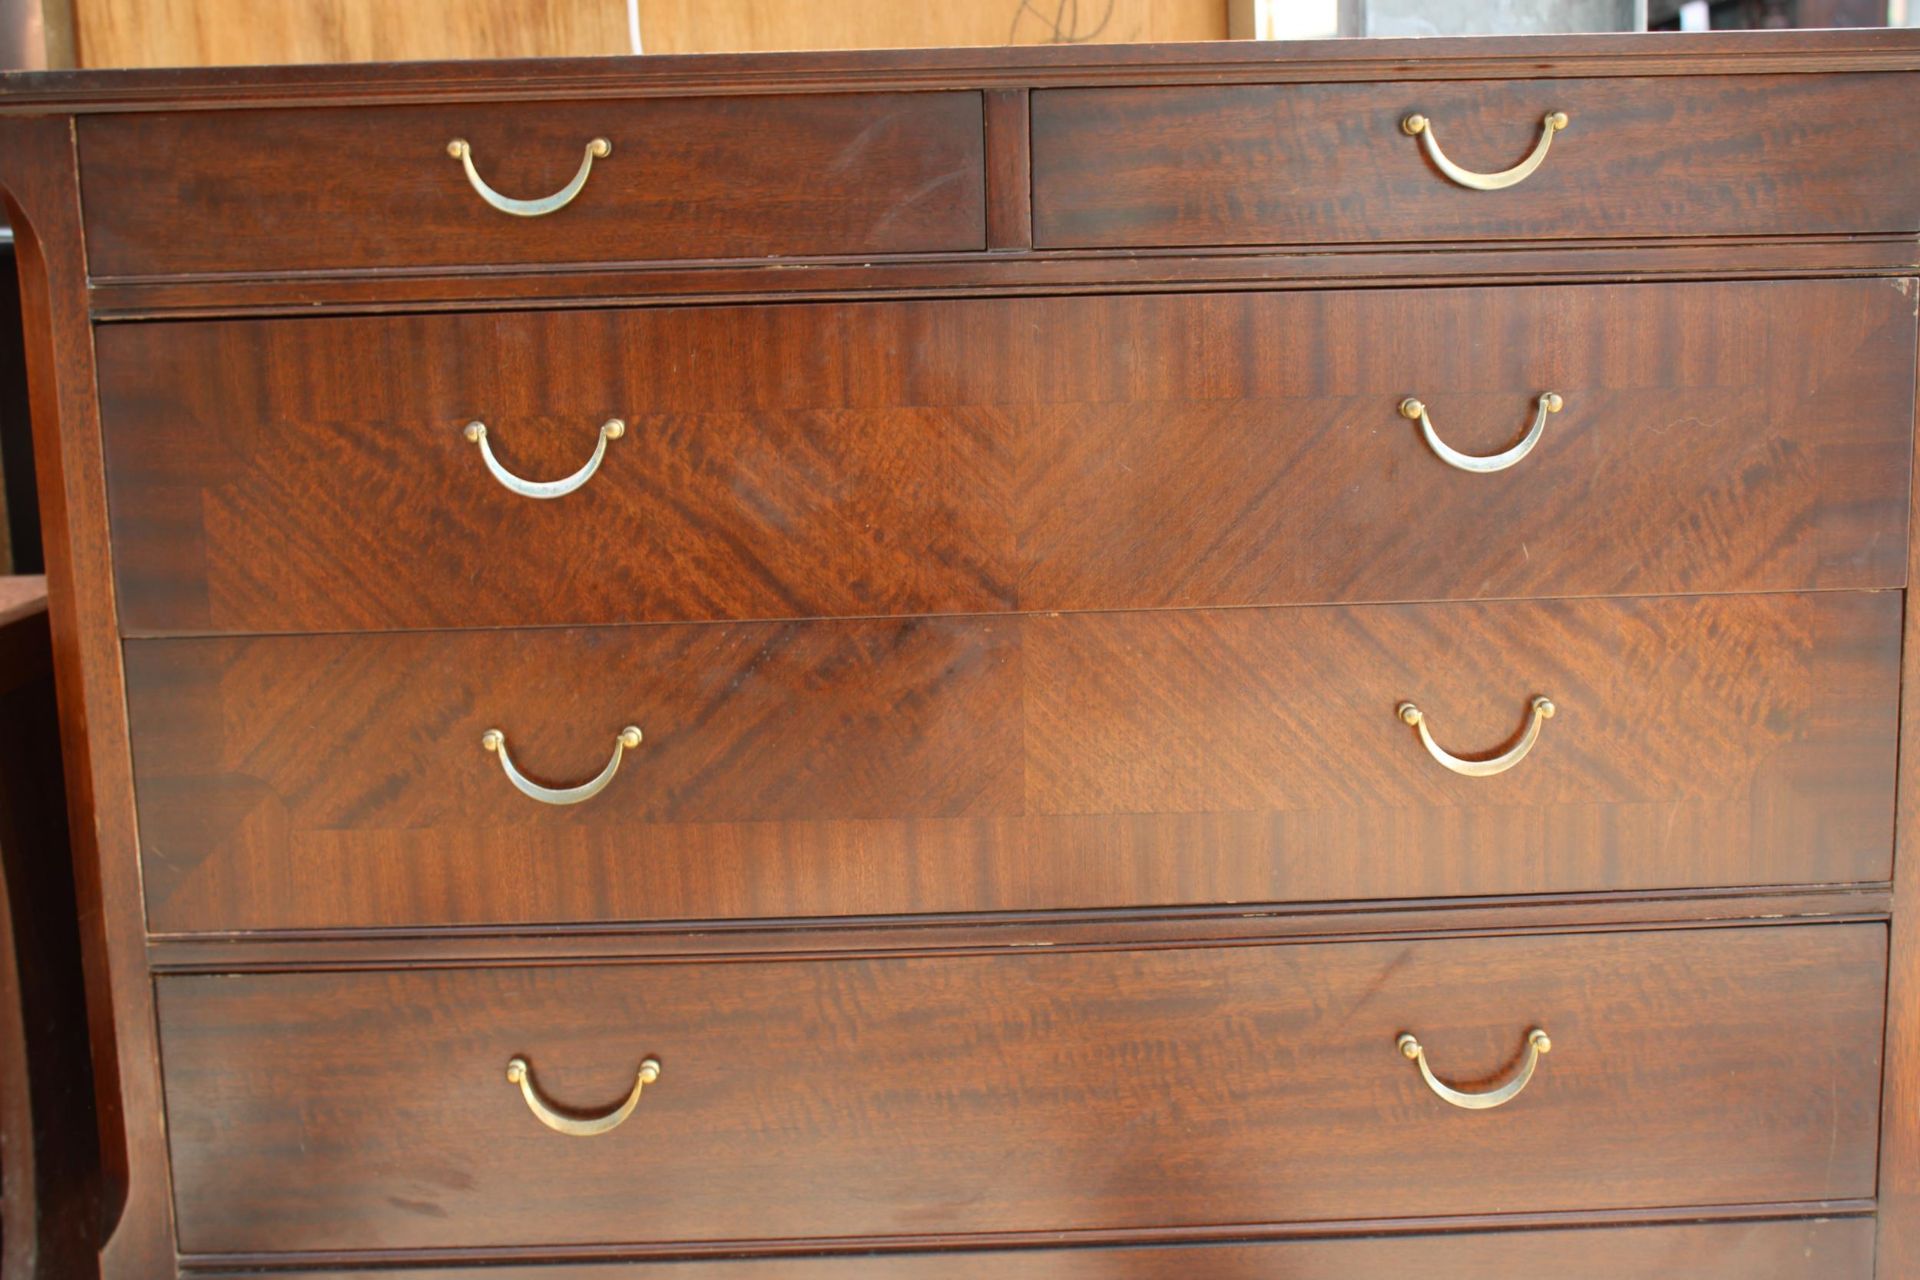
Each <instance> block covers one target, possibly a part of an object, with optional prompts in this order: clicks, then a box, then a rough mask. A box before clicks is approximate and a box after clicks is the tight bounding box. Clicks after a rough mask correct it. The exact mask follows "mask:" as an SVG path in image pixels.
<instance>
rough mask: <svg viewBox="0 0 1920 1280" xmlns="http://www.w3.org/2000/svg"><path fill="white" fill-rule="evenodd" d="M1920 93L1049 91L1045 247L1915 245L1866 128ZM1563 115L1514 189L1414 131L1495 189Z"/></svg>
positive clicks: (1910, 209) (1800, 82)
mask: <svg viewBox="0 0 1920 1280" xmlns="http://www.w3.org/2000/svg"><path fill="white" fill-rule="evenodd" d="M1915 92H1916V80H1915V78H1914V77H1901V76H1885V75H1878V76H1876V75H1836V76H1818V77H1813V76H1757V75H1750V76H1733V77H1729V76H1701V77H1699V78H1697V79H1692V80H1686V81H1682V82H1679V83H1674V82H1672V81H1658V80H1635V79H1628V78H1620V79H1612V78H1609V79H1604V80H1583V79H1553V80H1532V79H1524V80H1508V81H1504V82H1502V83H1499V84H1488V83H1486V82H1475V83H1468V84H1445V83H1433V82H1430V81H1426V80H1422V79H1413V80H1410V81H1409V82H1408V83H1392V84H1326V85H1313V86H1310V87H1305V88H1300V87H1293V86H1286V87H1278V86H1270V85H1234V86H1231V87H1217V88H1216V87H1199V86H1196V87H1180V88H1156V89H1146V90H1141V89H1108V88H1096V89H1060V90H1042V91H1039V92H1036V93H1035V94H1034V95H1033V170H1034V181H1033V228H1034V230H1033V235H1034V243H1035V244H1037V245H1041V246H1044V247H1048V248H1054V247H1090V246H1116V247H1117V246H1121V245H1213V244H1300V243H1314V242H1320V241H1344V240H1386V241H1396V240H1424V241H1436V240H1438V241H1446V240H1479V239H1494V240H1501V239H1533V238H1546V239H1562V238H1570V237H1580V236H1654V237H1658V236H1696V235H1739V234H1753V233H1760V232H1786V233H1790V234H1794V235H1811V234H1818V233H1827V234H1834V233H1846V232H1863V231H1904V232H1912V231H1914V230H1915V229H1916V228H1920V174H1917V173H1916V171H1915V168H1914V165H1913V164H1912V163H1911V160H1910V159H1907V160H1903V159H1898V158H1895V156H1893V155H1891V154H1889V153H1888V152H1886V151H1884V150H1882V149H1881V148H1879V147H1877V146H1863V145H1861V130H1862V129H1872V128H1874V122H1876V121H1878V120H1880V119H1882V118H1883V117H1884V114H1885V113H1886V112H1887V110H1888V109H1889V107H1890V106H1891V105H1892V104H1894V103H1898V102H1904V101H1907V100H1909V99H1911V97H1912V96H1913V95H1914V93H1915ZM1553 111H1560V112H1564V113H1566V115H1567V127H1566V128H1565V129H1564V130H1562V131H1560V133H1559V134H1558V135H1557V136H1556V137H1555V138H1554V140H1553V144H1552V147H1551V149H1550V157H1551V158H1550V159H1549V160H1548V162H1547V163H1546V164H1544V165H1542V166H1541V168H1540V170H1539V172H1538V173H1536V174H1535V175H1534V176H1533V177H1531V178H1528V179H1527V180H1526V181H1525V182H1523V183H1521V184H1519V185H1518V186H1515V187H1512V188H1510V189H1508V190H1505V191H1501V192H1499V193H1497V194H1492V193H1484V192H1478V191H1468V190H1464V189H1462V188H1460V187H1458V186H1455V185H1453V184H1451V183H1449V182H1447V181H1445V180H1444V179H1441V178H1440V177H1439V175H1438V173H1437V172H1436V170H1435V169H1434V167H1433V164H1432V162H1431V161H1429V160H1428V159H1427V157H1426V154H1425V152H1424V150H1423V149H1422V147H1421V144H1420V143H1419V141H1418V140H1417V139H1415V138H1414V137H1411V136H1407V135H1405V134H1403V133H1402V132H1401V122H1402V121H1403V120H1405V119H1406V118H1407V117H1408V116H1409V115H1414V114H1421V115H1424V116H1426V117H1427V118H1428V119H1429V120H1431V121H1432V122H1433V129H1434V133H1435V137H1436V139H1437V140H1438V141H1439V142H1440V143H1441V146H1442V150H1443V151H1444V152H1445V153H1446V155H1447V156H1448V158H1449V159H1451V160H1453V161H1455V162H1456V163H1458V164H1461V165H1464V166H1465V167H1466V168H1468V169H1474V170H1484V171H1488V172H1492V171H1495V170H1500V169H1505V168H1507V167H1508V166H1510V165H1513V164H1516V163H1518V162H1519V161H1520V160H1521V159H1523V158H1524V157H1525V156H1526V155H1527V153H1528V152H1529V151H1531V150H1532V149H1533V147H1534V145H1535V144H1536V143H1537V142H1538V141H1539V140H1540V130H1541V119H1542V117H1544V116H1545V115H1547V114H1548V113H1549V112H1553ZM1902 145H1905V144H1901V143H1896V144H1895V146H1896V147H1898V146H1902Z"/></svg>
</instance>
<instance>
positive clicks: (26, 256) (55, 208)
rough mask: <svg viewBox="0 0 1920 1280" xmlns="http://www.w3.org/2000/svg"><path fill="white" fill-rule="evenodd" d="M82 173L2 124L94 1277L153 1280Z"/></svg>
mask: <svg viewBox="0 0 1920 1280" xmlns="http://www.w3.org/2000/svg"><path fill="white" fill-rule="evenodd" d="M76 166H77V160H76V158H75V155H74V149H73V122H72V120H71V119H69V118H66V117H63V116H48V117H45V118H41V119H29V120H6V121H0V193H4V198H5V205H6V211H7V216H8V221H9V223H10V225H11V226H12V228H13V232H14V236H15V243H16V245H17V246H18V257H19V263H20V298H21V308H22V312H23V316H24V320H25V323H24V326H23V328H24V331H25V332H26V334H27V335H28V345H27V384H28V392H29V395H30V397H31V401H32V410H33V437H34V461H35V473H36V474H35V479H36V481H37V484H38V489H39V498H40V519H41V526H42V528H43V529H44V530H45V531H46V534H47V539H46V560H47V599H48V618H49V627H50V632H51V637H52V645H53V661H54V675H55V681H56V684H57V687H58V694H59V714H60V746H61V751H62V753H63V756H64V762H65V774H64V776H65V779H66V785H67V797H66V798H67V813H68V825H69V828H70V830H71V832H72V838H73V846H74V848H73V857H74V881H75V890H76V896H77V898H78V901H79V907H80V916H79V924H80V930H81V934H82V941H83V943H84V944H85V947H84V952H83V956H82V959H83V961H84V963H85V966H86V974H85V977H86V983H87V1021H88V1026H89V1031H90V1038H91V1045H92V1050H93V1066H94V1081H95V1087H96V1092H95V1097H96V1100H97V1103H98V1108H97V1116H98V1121H99V1132H100V1140H101V1159H102V1162H103V1166H104V1169H103V1172H104V1175H105V1187H104V1190H103V1199H104V1203H103V1204H102V1206H101V1211H100V1215H99V1218H98V1220H97V1221H98V1223H99V1229H100V1232H101V1238H100V1239H99V1241H98V1243H99V1248H100V1252H99V1258H100V1271H101V1275H102V1277H103V1280H151V1277H154V1276H158V1275H163V1274H165V1273H166V1272H167V1271H168V1270H170V1269H171V1268H172V1266H173V1262H174V1257H175V1254H174V1239H173V1219H172V1216H171V1203H170V1198H169V1197H170V1182H169V1176H170V1175H169V1170H168V1167H167V1157H166V1149H165V1145H164V1125H165V1120H164V1116H163V1113H162V1107H161V1100H160V1067H159V1054H158V1049H157V1047H156V1045H155V1042H154V1026H153V988H152V985H151V982H150V979H149V975H148V972H147V964H146V928H145V918H144V912H143V908H142V901H141V891H140V862H139V854H138V847H139V846H138V841H137V838H136V836H135V834H134V801H133V779H132V775H131V772H130V769H129V763H128V760H129V757H128V747H127V724H126V710H125V708H126V692H125V687H124V683H123V670H122V667H121V661H120V643H119V638H118V637H119V626H120V624H119V619H118V616H117V614H116V612H115V607H114V599H113V554H112V550H111V548H110V545H109V540H108V532H107V514H106V474H105V470H104V466H103V463H102V459H101V443H100V420H99V408H98V403H97V401H96V400H95V396H94V388H95V369H94V350H93V342H92V333H91V329H90V327H89V324H88V318H87V301H86V288H87V286H86V258H85V251H84V248H83V244H82V237H81V231H80V202H79V184H78V172H77V168H76Z"/></svg>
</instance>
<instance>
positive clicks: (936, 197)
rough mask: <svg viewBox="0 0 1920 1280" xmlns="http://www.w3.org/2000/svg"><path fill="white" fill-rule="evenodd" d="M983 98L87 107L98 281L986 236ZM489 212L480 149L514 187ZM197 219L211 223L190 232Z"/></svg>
mask: <svg viewBox="0 0 1920 1280" xmlns="http://www.w3.org/2000/svg"><path fill="white" fill-rule="evenodd" d="M982 118H983V117H982V110H981V100H980V95H979V94H977V93H881V94H837V95H835V94H829V95H818V96H794V97H778V98H772V97H769V98H727V97H696V98H682V99H650V100H645V101H637V102H636V101H628V102H620V101H606V102H578V103H539V104H520V105H513V106H487V105H482V104H463V105H434V106H420V107H381V108H377V109H365V110H336V111H208V112H191V113H154V114H146V115H123V116H84V117H82V118H81V119H80V121H79V126H78V128H79V146H80V176H81V193H82V201H83V206H84V209H85V219H86V235H87V254H88V263H89V266H90V268H91V270H92V272H93V274H94V275H95V276H144V275H162V274H180V273H198V272H223V271H240V272H270V271H327V270H346V269H361V268H420V267H456V266H469V265H472V266H481V265H494V264H498V265H502V266H514V265H540V264H547V263H569V262H596V261H598V262H625V261H634V260H640V259H668V258H671V259H687V258H764V257H779V256H788V255H795V254H843V253H861V254H866V253H911V252H917V251H923V250H966V249H980V248H983V247H984V246H985V237H986V202H985V182H984V176H983V175H984V173H985V161H984V158H983V156H984V153H983V141H982V138H983V133H982ZM596 138H599V139H605V140H606V141H607V142H608V143H610V144H611V147H612V150H611V152H610V154H608V155H606V156H605V157H603V158H600V159H595V160H593V161H592V164H591V167H590V171H589V172H588V175H587V180H586V183H585V185H584V186H582V187H581V188H580V190H579V193H578V195H577V196H576V197H575V198H574V199H573V200H572V201H571V202H570V203H569V204H567V205H566V206H565V207H564V208H562V209H560V210H558V211H557V212H554V213H551V214H547V215H544V216H535V217H520V216H515V215H513V214H509V213H505V212H502V211H500V210H499V209H496V208H493V207H490V206H489V205H488V203H487V201H486V200H485V199H484V198H483V197H482V196H481V194H480V193H479V192H478V191H477V190H476V189H475V188H474V187H473V186H472V185H471V183H470V182H469V180H468V178H467V176H466V174H465V172H464V170H463V168H462V164H461V161H460V160H458V159H456V158H455V157H454V156H452V155H449V154H448V144H449V143H450V142H451V141H452V140H454V139H464V140H466V141H467V142H468V144H469V147H470V151H471V158H472V161H473V164H474V168H475V171H476V173H478V175H479V176H480V178H481V180H482V181H484V182H485V183H486V184H487V185H488V186H489V187H491V188H493V189H494V190H495V191H496V192H498V193H499V194H501V195H504V196H507V197H511V198H535V197H544V196H548V195H551V194H554V193H557V192H560V191H562V190H564V189H565V188H566V187H567V186H568V184H569V182H570V181H571V180H572V179H573V178H574V177H575V176H576V174H577V173H578V172H579V170H580V168H581V166H582V162H583V160H585V159H586V154H587V146H588V143H589V142H591V141H592V140H594V139H596ZM188 229H191V234H187V233H186V232H187V230H188Z"/></svg>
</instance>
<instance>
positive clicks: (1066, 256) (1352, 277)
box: [90, 233, 1920, 322]
mask: <svg viewBox="0 0 1920 1280" xmlns="http://www.w3.org/2000/svg"><path fill="white" fill-rule="evenodd" d="M1917 269H1920V245H1916V241H1915V237H1914V236H1913V235H1908V234H1897V235H1887V234H1884V233H1874V234H1869V235H1861V236H1851V237H1841V238H1832V237H1825V236H1820V237H1815V236H1809V237H1804V238H1793V237H1751V238H1715V237H1699V238H1685V237H1673V238H1671V239H1668V240H1662V241H1638V242H1613V241H1592V242H1587V241H1577V240H1568V241H1535V242H1530V243H1524V244H1508V243H1505V242H1462V243H1459V244H1455V245H1448V246H1434V245H1427V244H1389V243H1384V242H1383V243H1374V244H1360V245H1353V244H1347V245H1341V244H1328V245H1299V246H1292V245H1202V246H1181V247H1177V248H1176V247H1165V246H1140V247H1137V248H1131V249H1125V250H1089V249H1037V250H1018V251H1008V250H986V251H980V252H977V253H969V254H967V255H965V256H953V255H932V256H916V255H899V256H889V257H866V258H791V259H737V260H729V261H696V260H685V261H674V262H666V261H652V262H646V263H591V264H584V265H573V266H568V267H561V268H553V269H536V268H533V267H530V266H528V265H525V264H515V265H513V266H496V267H479V268H474V269H472V270H470V271H462V272H460V273H457V274H449V273H444V272H431V273H430V272H422V271H408V270H399V269H394V270H389V271H384V272H367V273H359V274H349V273H341V272H313V273H289V274H286V275H256V274H218V275H196V276H121V277H100V278H97V279H95V280H93V281H91V282H90V299H91V306H92V309H93V314H94V317H95V318H96V319H98V320H101V321H106V322H112V321H121V320H139V319H165V318H182V319H184V318H198V317H203V316H220V315H276V314H277V315H299V316H315V315H325V314H360V313H379V312H386V311H432V310H478V311H486V310H500V309H509V308H512V309H521V308H524V309H535V310H541V309H560V308H575V309H577V308H581V307H609V306H663V305H675V306H678V305H706V304H731V305H743V304H749V303H755V302H772V303H778V302H811V301H820V300H825V299H832V298H847V299H853V300H859V299H863V298H865V299H869V300H874V301H882V300H888V299H904V298H919V297H927V298H939V297H983V296H1002V295H1019V296H1033V295H1040V296H1045V295H1052V294H1060V295H1071V294H1080V293H1115V292H1128V293H1136V292H1180V291H1192V292H1206V291H1217V290H1221V289H1296V288H1312V289H1337V288H1367V287H1394V288H1405V287H1418V286H1421V285H1431V286H1453V287H1459V286H1464V285H1472V284H1476V283H1486V284H1496V285H1497V284H1513V283H1561V282H1564V283H1583V282H1591V283H1603V282H1610V281H1627V282H1631V281H1635V280H1658V281H1661V282H1678V281H1682V280H1688V279H1754V278H1805V277H1823V278H1824V277H1847V276H1898V275H1908V274H1912V273H1913V272H1914V271H1915V270H1917Z"/></svg>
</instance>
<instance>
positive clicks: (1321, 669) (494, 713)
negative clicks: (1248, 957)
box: [126, 593, 1900, 932]
mask: <svg viewBox="0 0 1920 1280" xmlns="http://www.w3.org/2000/svg"><path fill="white" fill-rule="evenodd" d="M1899 613H1900V598H1899V596H1898V595H1897V594H1893V593H1873V594H1862V595H1855V594H1850V593H1822V594H1817V595H1810V596H1743V597H1721V598H1706V599H1684V598H1672V599H1655V600H1622V601H1548V602H1516V603H1506V604H1480V605H1433V606H1417V605H1416V606H1393V607H1385V606H1382V607H1372V608H1361V609H1346V608H1329V609H1280V610H1258V611H1256V610H1231V611H1222V612H1205V613H1181V614H1161V613H1154V614H1116V615H1065V616H1059V617H1036V618H1024V619H994V618H950V619H920V620H912V621H905V622H889V621H865V622H846V623H824V622H816V623H790V624H754V625H739V626H693V627H640V628H629V629H618V630H565V629H539V630H531V631H519V632H479V633H415V634H393V635H384V636H316V637H281V638H260V639H251V640H214V639H196V640H164V641H162V640H153V641H134V642H130V643H128V645H127V646H126V660H127V664H128V673H129V677H128V678H129V691H130V694H129V696H130V699H131V702H130V714H131V716H132V718H133V723H134V750H135V766H136V775H137V782H138V787H139V791H140V797H141V803H142V814H143V818H142V828H141V830H142V838H143V841H144V849H145V885H146V888H147V893H148V910H149V917H150V919H151V921H152V924H153V927H154V928H155V929H156V930H158V931H161V932H193V931H227V930H239V929H310V928H339V927H354V926H381V925H406V926H418V925H438V924H480V923H522V924H525V923H541V922H561V921H619V920H641V919H675V918H679V919H702V918H735V917H787V916H815V915H879V914H895V913H918V912H953V911H1023V910H1040V909H1055V908H1114V907H1128V906H1136V905H1183V904H1207V903H1234V902H1239V903H1272V902H1286V901H1303V900H1305V901H1312V900H1350V899H1360V898H1379V897H1389V898H1411V897H1425V896H1433V895H1463V894H1489V893H1547V892H1575V891H1585V890H1595V889H1651V888H1662V887H1667V888H1671V887H1680V886H1738V885H1759V884H1811V883H1853V882H1872V881H1881V880H1885V879H1886V878H1887V875H1888V870H1889V860H1890V857H1891V840H1892V820H1893V817H1892V794H1893V793H1892V787H1893V778H1892V774H1893V768H1894V732H1895V725H1894V721H1895V713H1894V708H1893V706H1892V702H1891V699H1892V695H1893V690H1894V689H1895V688H1896V687H1897V686H1896V665H1897V663H1898V660H1899ZM1466 655H1472V656H1471V658H1468V657H1467V656H1466ZM1539 692H1545V693H1548V694H1549V695H1551V696H1552V697H1554V698H1555V699H1556V700H1558V702H1559V705H1560V708H1561V712H1560V715H1559V716H1557V717H1556V718H1555V719H1554V720H1553V721H1552V722H1551V723H1550V724H1549V725H1548V726H1547V730H1548V731H1547V733H1546V734H1545V735H1544V738H1543V741H1542V743H1541V745H1540V746H1539V747H1538V748H1537V749H1536V752H1535V754H1534V756H1533V757H1532V758H1530V759H1528V760H1527V761H1525V762H1524V763H1523V764H1522V766H1521V767H1519V768H1517V769H1515V770H1513V771H1512V772H1510V773H1508V774H1504V775H1501V776H1499V777H1495V778H1487V779H1470V778H1462V777H1458V776H1456V775H1453V774H1450V773H1447V772H1446V771H1445V770H1443V769H1441V768H1440V767H1439V766H1438V765H1437V764H1435V763H1434V762H1433V761H1432V760H1431V759H1429V758H1428V757H1427V755H1426V754H1425V752H1424V751H1423V750H1422V749H1421V747H1420V745H1419V741H1418V739H1417V738H1416V737H1415V736H1414V735H1413V733H1412V731H1411V730H1410V729H1408V728H1407V726H1405V725H1404V724H1402V723H1401V722H1400V721H1399V720H1398V719H1397V718H1396V717H1395V715H1394V708H1395V706H1396V705H1397V704H1398V703H1399V702H1400V701H1402V700H1403V699H1407V698H1416V699H1418V700H1419V701H1420V703H1421V704H1422V705H1423V706H1424V707H1425V708H1426V709H1427V711H1428V713H1429V714H1430V715H1432V716H1433V718H1434V725H1435V731H1436V733H1438V734H1439V736H1440V738H1441V740H1442V741H1443V742H1447V743H1450V744H1452V745H1453V746H1454V748H1455V749H1456V750H1458V751H1461V752H1463V753H1465V752H1472V751H1476V750H1482V749H1486V750H1491V749H1494V748H1496V747H1498V746H1499V745H1500V744H1502V743H1504V742H1506V741H1508V740H1509V739H1511V738H1512V737H1513V736H1514V735H1515V734H1516V733H1517V732H1518V730H1519V727H1520V724H1521V720H1522V718H1523V717H1524V715H1525V708H1526V704H1527V699H1528V698H1529V697H1531V696H1532V695H1533V694H1535V693H1539ZM628 723H634V724H638V725H640V726H641V728H642V729H643V730H644V731H645V733H646V735H647V739H646V742H645V743H644V744H643V745H642V746H641V747H640V749H639V750H638V751H637V752H635V753H633V754H632V755H631V756H630V757H629V759H628V761H627V762H626V763H624V764H623V765H622V769H621V773H620V775H619V777H617V778H616V779H615V780H614V783H613V785H611V786H610V787H608V788H607V790H606V791H604V792H603V793H602V794H601V795H599V796H598V797H596V798H595V799H594V800H593V801H592V802H590V803H587V804H583V805H579V806H575V807H573V808H568V809H557V808H551V807H547V806H542V805H539V804H536V803H534V802H532V801H529V800H527V799H526V798H525V797H522V796H521V795H519V794H518V793H517V792H515V791H513V790H512V788H511V787H510V786H509V785H508V784H507V782H506V780H505V779H504V778H503V777H501V776H500V770H499V768H498V765H497V764H496V762H495V761H494V759H493V757H491V756H490V755H488V754H487V753H486V752H485V751H483V750H482V748H481V747H480V745H479V744H480V738H481V735H482V733H483V732H484V731H485V730H486V729H488V728H490V727H499V728H501V729H503V730H504V731H505V732H506V734H507V737H508V742H509V746H510V749H512V751H513V752H514V758H515V760H516V761H517V762H518V763H519V765H520V767H521V768H523V769H525V770H527V771H528V772H529V773H530V774H532V775H533V776H534V777H536V778H539V779H541V780H542V781H546V782H549V783H552V784H564V783H567V782H569V781H578V780H583V779H585V778H588V777H591V776H593V774H595V773H596V772H598V770H599V769H600V767H601V766H602V765H603V764H604V763H605V761H606V759H607V757H608V754H609V752H610V751H611V748H612V744H613V738H614V735H615V733H616V732H617V731H618V730H619V728H620V727H621V726H622V725H624V724H628ZM1386 851H1391V854H1390V856H1387V853H1386Z"/></svg>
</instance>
